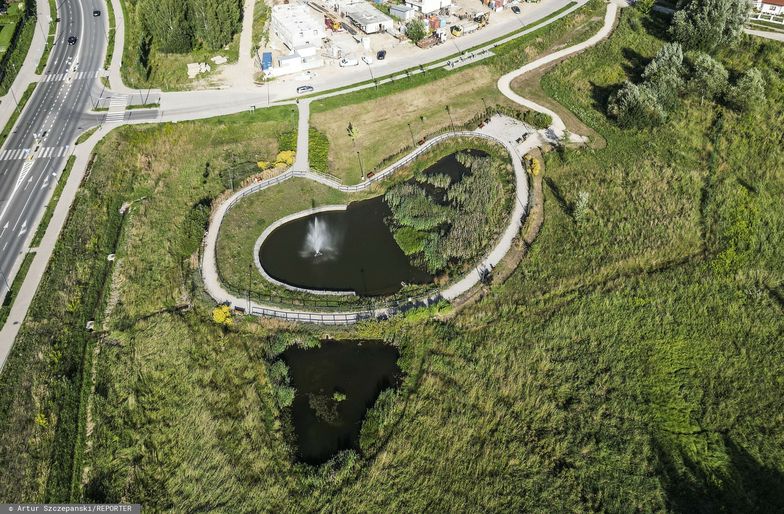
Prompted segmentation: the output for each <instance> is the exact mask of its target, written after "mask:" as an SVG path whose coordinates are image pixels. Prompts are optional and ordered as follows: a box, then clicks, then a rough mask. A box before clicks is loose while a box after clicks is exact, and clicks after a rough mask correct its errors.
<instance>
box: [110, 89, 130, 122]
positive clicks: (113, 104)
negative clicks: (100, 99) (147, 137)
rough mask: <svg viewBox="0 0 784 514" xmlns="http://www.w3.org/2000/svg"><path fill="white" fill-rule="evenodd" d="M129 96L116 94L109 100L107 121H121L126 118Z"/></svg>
mask: <svg viewBox="0 0 784 514" xmlns="http://www.w3.org/2000/svg"><path fill="white" fill-rule="evenodd" d="M127 104H128V96H126V95H115V96H113V97H112V98H111V100H109V112H107V113H106V123H119V122H121V121H123V120H124V119H125V106H126V105H127Z"/></svg>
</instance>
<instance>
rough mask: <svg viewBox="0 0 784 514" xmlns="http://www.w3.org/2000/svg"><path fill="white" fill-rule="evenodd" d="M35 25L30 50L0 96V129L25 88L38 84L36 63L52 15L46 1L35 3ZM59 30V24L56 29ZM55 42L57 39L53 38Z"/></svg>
mask: <svg viewBox="0 0 784 514" xmlns="http://www.w3.org/2000/svg"><path fill="white" fill-rule="evenodd" d="M35 4H36V16H37V18H36V20H35V22H36V25H37V27H35V32H34V33H33V40H32V42H31V43H30V49H29V50H28V51H27V56H25V60H24V63H23V64H22V67H21V69H20V70H19V73H17V75H16V78H15V79H14V83H13V84H12V85H11V87H10V88H9V90H8V93H6V94H5V95H3V96H0V127H5V124H6V123H8V120H9V119H10V118H11V115H12V114H13V113H14V110H16V105H17V102H18V101H19V100H21V99H22V95H23V94H24V92H25V91H26V90H27V87H28V86H29V85H30V84H31V83H33V82H38V80H40V78H41V76H40V75H37V74H36V73H35V69H36V68H37V67H38V63H39V62H40V61H41V56H42V55H43V54H44V49H45V48H46V39H47V37H48V36H49V20H50V19H51V15H52V13H51V12H50V10H49V2H48V1H47V0H38V1H37V2H36V3H35ZM57 30H58V32H59V30H60V27H59V24H58V28H57ZM55 41H57V37H56V36H55Z"/></svg>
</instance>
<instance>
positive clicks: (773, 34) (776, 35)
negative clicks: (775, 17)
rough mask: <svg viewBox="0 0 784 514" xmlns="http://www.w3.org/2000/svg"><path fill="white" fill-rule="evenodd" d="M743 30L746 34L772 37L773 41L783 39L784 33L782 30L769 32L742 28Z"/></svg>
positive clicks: (766, 37)
mask: <svg viewBox="0 0 784 514" xmlns="http://www.w3.org/2000/svg"><path fill="white" fill-rule="evenodd" d="M743 32H745V33H746V34H750V35H752V36H757V37H764V38H765V39H772V40H774V41H784V33H782V32H771V31H767V30H757V29H743Z"/></svg>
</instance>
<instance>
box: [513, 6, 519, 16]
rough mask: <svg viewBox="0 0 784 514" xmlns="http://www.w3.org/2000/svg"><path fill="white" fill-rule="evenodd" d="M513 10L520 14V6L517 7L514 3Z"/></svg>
mask: <svg viewBox="0 0 784 514" xmlns="http://www.w3.org/2000/svg"><path fill="white" fill-rule="evenodd" d="M512 12H513V13H515V14H520V8H519V7H517V6H516V5H513V6H512Z"/></svg>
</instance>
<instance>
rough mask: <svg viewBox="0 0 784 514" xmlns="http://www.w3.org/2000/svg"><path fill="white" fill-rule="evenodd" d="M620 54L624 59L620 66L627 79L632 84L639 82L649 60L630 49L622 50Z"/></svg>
mask: <svg viewBox="0 0 784 514" xmlns="http://www.w3.org/2000/svg"><path fill="white" fill-rule="evenodd" d="M621 53H622V54H623V58H624V61H623V63H622V64H621V66H623V71H624V72H625V73H626V76H627V77H628V79H629V80H630V81H632V82H634V83H638V82H641V81H642V72H643V71H645V67H646V66H647V65H648V63H649V62H650V61H651V60H650V59H649V58H648V57H645V56H644V55H642V54H641V53H640V52H638V51H636V50H632V49H631V48H624V49H623V50H621Z"/></svg>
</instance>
